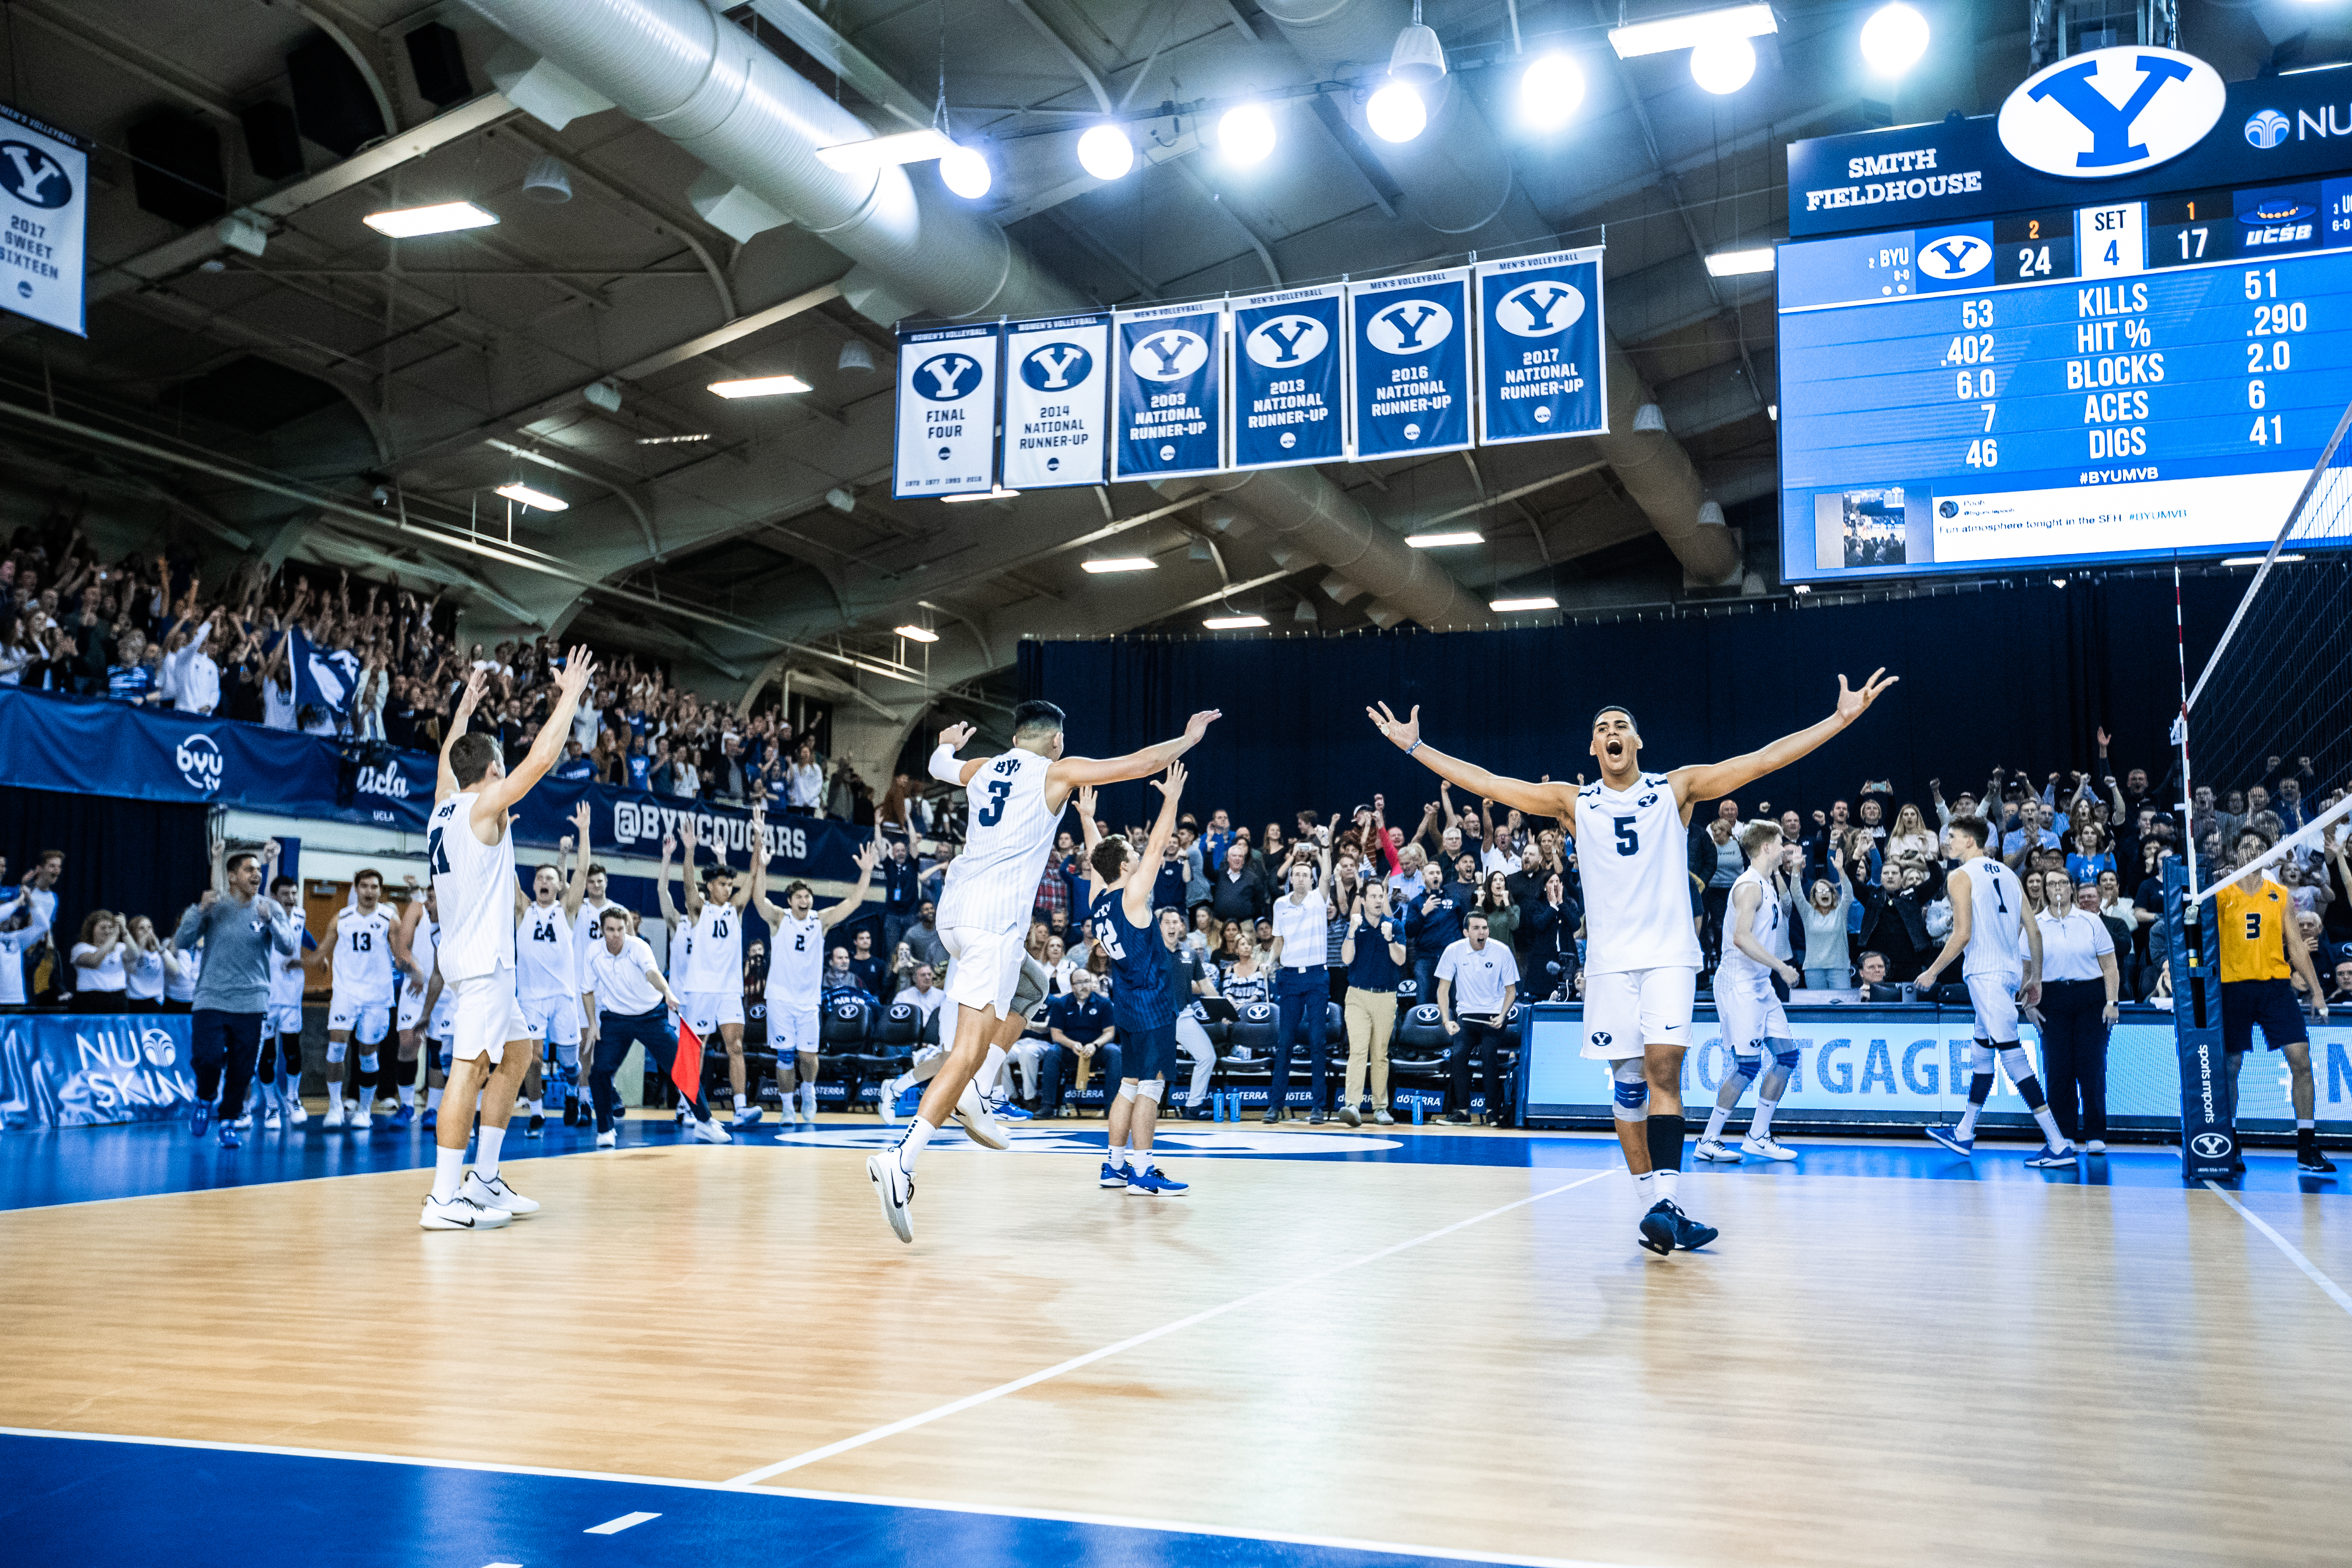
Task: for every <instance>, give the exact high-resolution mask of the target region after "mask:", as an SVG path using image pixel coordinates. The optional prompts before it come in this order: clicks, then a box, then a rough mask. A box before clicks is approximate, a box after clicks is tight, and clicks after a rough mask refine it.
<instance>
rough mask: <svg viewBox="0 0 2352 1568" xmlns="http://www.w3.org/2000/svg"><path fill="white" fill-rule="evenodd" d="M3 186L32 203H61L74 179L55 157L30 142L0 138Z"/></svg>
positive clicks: (70, 194) (69, 195)
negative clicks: (1, 140)
mask: <svg viewBox="0 0 2352 1568" xmlns="http://www.w3.org/2000/svg"><path fill="white" fill-rule="evenodd" d="M0 189H5V190H6V191H7V193H8V194H9V195H12V196H14V197H16V199H17V200H18V201H20V202H22V203H24V204H25V205H26V206H28V207H43V208H48V207H61V206H63V205H66V204H67V203H68V202H69V201H71V200H73V194H74V192H73V182H72V181H71V180H69V179H68V178H67V177H66V172H65V168H64V166H63V165H62V164H60V163H58V161H57V160H56V159H55V158H52V157H50V156H49V155H48V154H47V153H44V152H42V151H41V150H40V149H39V148H38V147H36V146H34V145H32V144H31V143H30V142H0Z"/></svg>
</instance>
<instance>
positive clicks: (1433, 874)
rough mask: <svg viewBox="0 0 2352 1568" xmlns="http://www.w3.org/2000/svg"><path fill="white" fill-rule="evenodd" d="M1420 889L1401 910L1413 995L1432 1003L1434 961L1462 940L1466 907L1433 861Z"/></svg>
mask: <svg viewBox="0 0 2352 1568" xmlns="http://www.w3.org/2000/svg"><path fill="white" fill-rule="evenodd" d="M1421 883H1422V885H1421V887H1420V889H1419V890H1418V891H1416V892H1414V893H1413V894H1412V897H1411V899H1410V900H1408V901H1407V902H1406V904H1405V907H1404V942H1405V946H1406V947H1408V948H1410V949H1411V950H1412V978H1413V981H1414V991H1413V994H1414V995H1415V996H1416V997H1418V998H1419V999H1420V1000H1421V1001H1423V1002H1434V1001H1436V1000H1437V996H1436V994H1435V993H1434V992H1433V990H1432V989H1431V986H1432V984H1433V983H1434V981H1435V980H1436V977H1437V961H1438V960H1439V959H1441V958H1443V957H1444V956H1445V950H1446V949H1447V948H1449V947H1451V946H1453V945H1454V943H1455V942H1460V941H1461V940H1462V916H1463V913H1464V911H1465V908H1466V906H1465V905H1464V903H1463V902H1462V900H1460V899H1459V898H1457V897H1456V896H1455V895H1454V891H1453V890H1452V889H1449V888H1448V887H1447V886H1446V885H1445V868H1444V867H1442V866H1440V865H1439V864H1438V863H1437V862H1436V861H1434V860H1432V861H1430V862H1429V863H1428V864H1427V865H1425V866H1423V868H1421Z"/></svg>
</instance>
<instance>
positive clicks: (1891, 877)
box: [1808, 861, 1941, 982]
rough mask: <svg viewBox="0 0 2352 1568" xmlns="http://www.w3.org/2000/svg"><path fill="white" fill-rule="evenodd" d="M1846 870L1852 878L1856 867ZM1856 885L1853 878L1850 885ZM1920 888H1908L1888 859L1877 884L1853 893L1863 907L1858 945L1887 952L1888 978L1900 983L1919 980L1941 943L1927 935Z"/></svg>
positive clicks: (1899, 869)
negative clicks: (1932, 940)
mask: <svg viewBox="0 0 2352 1568" xmlns="http://www.w3.org/2000/svg"><path fill="white" fill-rule="evenodd" d="M1845 870H1846V873H1847V876H1848V877H1849V878H1850V879H1851V878H1852V877H1853V871H1854V868H1853V866H1848V867H1846V868H1845ZM1853 886H1854V885H1853V883H1852V882H1851V881H1850V882H1849V888H1850V889H1852V888H1853ZM1919 890H1920V889H1917V888H1909V889H1906V886H1905V877H1904V868H1902V867H1901V866H1899V865H1897V864H1895V863H1894V862H1893V861H1889V862H1888V863H1887V864H1886V865H1885V867H1884V868H1882V869H1881V870H1880V873H1879V879H1878V880H1877V882H1876V883H1874V884H1871V885H1867V886H1864V887H1861V888H1859V889H1858V890H1855V891H1854V892H1853V897H1854V899H1855V901H1856V902H1857V903H1858V904H1859V905H1860V906H1861V908H1862V926H1861V929H1860V930H1859V931H1856V932H1855V933H1854V934H1855V936H1856V938H1857V940H1858V942H1859V945H1860V946H1862V947H1864V948H1868V949H1873V950H1875V951H1877V952H1881V953H1883V954H1885V959H1886V972H1887V978H1889V979H1891V980H1895V981H1897V982H1901V981H1906V980H1911V979H1916V977H1917V975H1918V973H1919V971H1920V970H1921V969H1923V968H1924V967H1926V965H1927V960H1928V959H1929V958H1930V957H1931V956H1932V955H1933V949H1935V948H1937V947H1940V945H1941V944H1940V943H1936V942H1931V940H1930V939H1929V937H1928V935H1927V900H1924V899H1922V898H1920V897H1918V896H1917V895H1918V892H1919ZM1808 956H1810V954H1808Z"/></svg>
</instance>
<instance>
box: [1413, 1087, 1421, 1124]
mask: <svg viewBox="0 0 2352 1568" xmlns="http://www.w3.org/2000/svg"><path fill="white" fill-rule="evenodd" d="M1412 1124H1413V1125H1414V1126H1415V1127H1418V1126H1420V1125H1421V1096H1419V1095H1417V1094H1416V1095H1414V1096H1413V1097H1412Z"/></svg>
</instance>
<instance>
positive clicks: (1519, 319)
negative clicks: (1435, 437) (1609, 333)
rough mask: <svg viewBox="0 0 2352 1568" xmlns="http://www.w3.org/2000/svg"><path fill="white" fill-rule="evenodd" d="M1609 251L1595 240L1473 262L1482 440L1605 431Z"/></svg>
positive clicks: (1487, 444) (1489, 443)
mask: <svg viewBox="0 0 2352 1568" xmlns="http://www.w3.org/2000/svg"><path fill="white" fill-rule="evenodd" d="M1603 254H1604V253H1603V252H1602V250H1601V247H1598V246H1594V247H1590V248H1587V249H1584V250H1559V251H1554V252H1552V253H1551V254H1549V255H1547V256H1521V257H1515V258H1512V259H1510V260H1508V261H1482V262H1480V263H1479V264H1478V265H1477V267H1476V268H1474V271H1475V274H1476V279H1477V285H1478V287H1477V293H1478V375H1479V382H1480V385H1479V389H1478V390H1479V397H1478V444H1479V445H1480V446H1482V447H1496V446H1502V445H1504V444H1506V443H1508V442H1512V441H1549V440H1552V439H1554V438H1556V437H1561V436H1598V435H1605V434H1606V433H1607V432H1608V429H1609V353H1608V349H1607V346H1606V343H1605V341H1604V340H1603V339H1602V337H1601V258H1602V256H1603Z"/></svg>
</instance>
